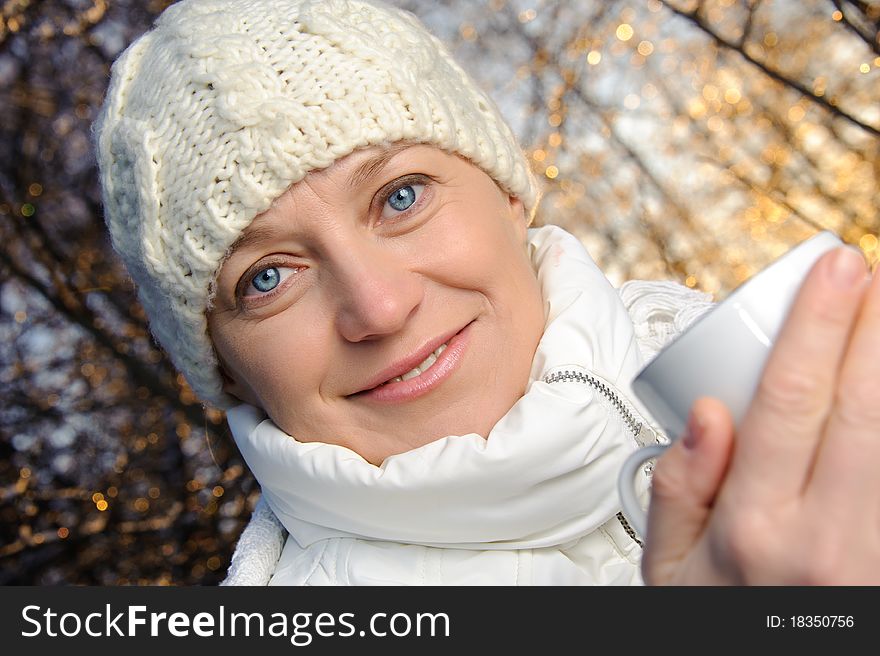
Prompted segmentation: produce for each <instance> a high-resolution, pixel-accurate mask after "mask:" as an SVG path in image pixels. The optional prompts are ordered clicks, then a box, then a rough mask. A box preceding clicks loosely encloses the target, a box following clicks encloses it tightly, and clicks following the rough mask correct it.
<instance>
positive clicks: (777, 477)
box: [642, 248, 880, 585]
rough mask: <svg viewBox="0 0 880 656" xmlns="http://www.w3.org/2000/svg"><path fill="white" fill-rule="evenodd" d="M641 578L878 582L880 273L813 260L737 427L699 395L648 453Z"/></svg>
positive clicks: (846, 254) (844, 260)
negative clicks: (673, 430) (679, 433)
mask: <svg viewBox="0 0 880 656" xmlns="http://www.w3.org/2000/svg"><path fill="white" fill-rule="evenodd" d="M642 571H643V574H644V578H645V581H646V582H647V583H649V584H684V585H698V584H708V585H722V584H733V585H870V584H873V585H877V584H878V583H880V276H874V279H873V282H872V281H871V277H870V275H869V273H868V271H867V269H866V267H865V263H864V260H863V258H862V257H861V255H860V254H859V253H857V252H855V251H854V249H850V248H841V249H837V250H835V251H833V252H831V253H829V254H826V255H825V256H824V257H823V258H822V259H820V260H819V262H818V263H817V264H816V265H815V266H814V267H813V269H812V271H811V272H810V275H809V276H808V277H807V279H806V281H805V282H804V285H803V287H802V288H801V291H800V293H799V295H798V297H797V299H796V300H795V303H794V305H793V307H792V311H791V313H790V315H789V318H788V320H787V321H786V323H785V325H784V326H783V329H782V331H781V333H780V335H779V338H778V341H777V343H776V345H775V348H774V349H773V351H772V353H771V354H770V357H769V359H768V362H767V366H766V368H765V371H764V374H763V377H762V380H761V383H760V384H759V387H758V390H757V392H756V395H755V398H754V400H753V402H752V404H751V406H750V408H749V410H748V411H747V413H746V415H745V417H744V418H743V421H742V425H741V426H740V427H739V430H737V431H736V437H734V427H733V423H732V420H731V417H730V414H729V413H728V412H727V409H726V407H725V406H724V405H723V404H721V403H720V402H719V401H717V400H714V399H700V400H699V401H697V402H696V403H695V404H694V406H693V408H692V409H691V419H690V424H689V427H688V431H687V434H686V435H685V436H684V437H683V438H682V439H679V440H677V441H676V443H675V444H673V445H672V446H671V447H670V448H669V449H667V451H666V452H665V453H664V454H663V456H662V457H661V458H660V459H659V460H658V462H657V466H656V468H655V470H654V478H653V485H652V498H651V505H650V508H649V516H648V543H647V545H646V549H645V554H644V557H643V563H642Z"/></svg>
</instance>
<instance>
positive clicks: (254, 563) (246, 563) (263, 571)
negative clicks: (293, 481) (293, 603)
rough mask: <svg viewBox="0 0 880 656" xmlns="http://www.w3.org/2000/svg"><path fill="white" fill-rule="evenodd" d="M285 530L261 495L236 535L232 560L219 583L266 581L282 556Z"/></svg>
mask: <svg viewBox="0 0 880 656" xmlns="http://www.w3.org/2000/svg"><path fill="white" fill-rule="evenodd" d="M286 537H287V533H286V532H285V530H284V527H283V526H281V522H279V521H278V519H276V517H275V515H274V514H273V513H272V511H271V510H270V509H269V506H268V505H267V504H266V501H265V499H263V498H262V497H260V500H259V501H257V505H256V506H255V507H254V513H253V515H251V519H250V521H249V522H248V525H247V526H246V527H245V529H244V531H243V532H242V534H241V537H240V538H239V539H238V544H237V545H236V547H235V553H234V554H233V555H232V563H231V564H230V565H229V570H228V571H227V573H226V578H225V579H224V580H223V581H222V582H221V583H220V585H266V583H267V582H268V581H269V578H270V577H271V576H272V572H273V571H274V570H275V563H277V562H278V558H279V557H280V556H281V549H282V548H283V547H284V540H285V538H286Z"/></svg>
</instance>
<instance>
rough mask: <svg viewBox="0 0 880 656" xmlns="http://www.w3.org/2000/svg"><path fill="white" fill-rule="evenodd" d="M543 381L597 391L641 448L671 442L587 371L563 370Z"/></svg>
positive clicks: (613, 390) (610, 387)
mask: <svg viewBox="0 0 880 656" xmlns="http://www.w3.org/2000/svg"><path fill="white" fill-rule="evenodd" d="M543 380H544V382H545V383H572V382H574V383H582V384H585V385H589V386H590V387H592V388H593V389H595V390H596V391H597V392H599V394H601V395H602V396H604V397H605V398H606V399H607V400H608V401H609V402H610V403H611V405H612V406H614V408H615V409H616V410H617V412H618V414H620V416H621V418H622V419H623V423H624V424H626V427H627V428H629V430H630V432H631V433H632V434H633V437H634V438H635V440H636V442H638V443H639V445H640V446H646V445H648V444H666V443H668V442H669V439H668V438H667V437H666V436H665V435H664V434H663V433H661V432H659V431H656V430H654V429H653V428H652V427H651V426H649V425H648V422H646V421H639V420H638V419H637V417H636V413H635V411H634V410H633V409H632V407H631V406H630V405H629V403H627V402H626V401H624V400H623V395H622V394H620V393H619V392H617V390H615V389H614V388H613V387H612V386H611V384H610V383H608V382H607V381H605V380H603V379H601V378H599V377H598V376H596V375H593V374H588V373H587V372H585V371H575V370H572V369H562V370H560V371H554V372H552V373H549V374H547V375H546V376H544V378H543Z"/></svg>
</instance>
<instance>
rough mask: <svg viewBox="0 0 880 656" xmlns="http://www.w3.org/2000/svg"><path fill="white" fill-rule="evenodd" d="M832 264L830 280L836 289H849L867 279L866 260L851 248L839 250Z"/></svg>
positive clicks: (832, 257) (833, 257)
mask: <svg viewBox="0 0 880 656" xmlns="http://www.w3.org/2000/svg"><path fill="white" fill-rule="evenodd" d="M830 264H831V266H830V267H829V269H828V273H829V278H830V279H831V282H832V284H834V286H836V287H839V288H841V289H849V288H851V287H852V286H853V285H855V284H856V283H857V282H860V281H862V280H864V279H865V259H864V258H863V257H862V254H861V253H860V252H859V251H857V250H856V249H854V248H852V247H850V246H845V247H843V248H838V249H837V250H836V251H835V252H834V255H832V256H831V263H830Z"/></svg>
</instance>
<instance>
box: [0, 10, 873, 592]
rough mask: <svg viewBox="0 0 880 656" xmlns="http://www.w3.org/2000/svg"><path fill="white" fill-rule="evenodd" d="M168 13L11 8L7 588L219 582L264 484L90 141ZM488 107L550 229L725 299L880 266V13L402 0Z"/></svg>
mask: <svg viewBox="0 0 880 656" xmlns="http://www.w3.org/2000/svg"><path fill="white" fill-rule="evenodd" d="M168 4H170V3H168V2H164V1H161V0H147V1H144V2H134V1H125V0H117V1H113V2H111V1H107V0H43V1H40V2H37V1H31V0H4V2H3V3H2V8H0V11H2V17H0V109H2V112H0V143H2V148H0V584H6V585H10V584H37V585H52V584H102V585H125V584H141V585H143V584H150V585H157V584H170V585H200V584H205V585H207V584H213V583H217V582H218V581H220V580H221V579H222V578H223V576H224V575H225V569H226V567H227V566H228V564H229V558H230V555H231V553H232V550H233V548H234V546H235V542H236V540H237V538H238V536H239V534H240V532H241V530H242V528H243V526H244V524H245V523H246V521H247V519H248V517H249V514H250V511H251V510H252V508H253V505H254V503H255V501H256V499H257V498H258V495H259V489H258V487H257V486H256V484H255V482H254V480H253V478H252V477H251V476H250V474H249V472H248V471H247V469H246V467H245V466H244V465H243V462H242V460H241V458H240V456H239V454H238V453H237V451H236V450H235V446H234V445H233V444H232V442H231V440H230V438H229V435H228V433H227V430H226V428H225V424H224V417H223V414H222V413H221V412H220V411H218V410H216V409H213V408H210V407H208V408H206V407H204V406H203V405H202V404H201V403H199V402H198V400H197V399H196V398H194V396H193V394H192V393H191V391H190V390H189V388H188V387H187V386H186V383H185V381H184V380H183V379H182V378H181V377H179V376H177V375H176V374H175V372H174V371H173V369H172V367H171V366H170V365H169V362H168V360H167V359H166V358H165V356H164V355H163V354H162V353H161V352H160V351H159V350H158V349H157V348H156V347H155V345H154V344H153V343H152V342H151V340H150V337H149V332H148V329H147V327H146V325H145V321H144V314H143V312H142V310H141V308H140V306H139V305H138V302H137V300H136V296H135V293H134V290H133V288H132V285H131V283H130V281H129V280H128V278H127V276H126V274H125V272H124V271H123V270H122V268H121V267H120V265H119V263H118V261H117V259H116V257H115V256H114V254H113V252H112V251H111V249H110V247H109V241H108V238H107V235H106V233H105V229H104V225H103V219H102V211H101V203H100V195H99V191H98V187H97V184H96V172H95V160H94V155H93V153H92V150H91V145H90V126H91V123H92V121H93V120H94V119H95V117H96V116H97V112H98V108H99V106H100V103H101V101H102V98H103V94H104V91H105V88H106V84H107V81H108V75H109V68H110V64H111V62H112V61H113V59H114V58H115V57H116V56H117V55H118V54H119V53H120V52H121V51H122V50H123V49H124V48H125V47H126V46H127V45H128V44H129V43H131V41H132V40H134V39H135V38H136V37H137V36H138V35H139V34H141V33H142V32H143V31H145V30H146V29H148V27H149V26H150V24H151V22H152V20H153V19H154V17H155V16H156V15H157V14H158V13H159V12H160V11H161V10H162V9H163V8H164V7H165V6H167V5H168ZM395 4H398V5H400V6H402V7H405V8H407V9H409V10H411V11H413V12H414V13H415V14H417V15H418V16H419V17H420V18H421V19H422V20H423V21H424V22H425V23H426V24H427V25H428V27H429V28H430V29H431V30H432V31H434V32H435V34H437V35H438V36H439V37H441V39H443V40H444V41H445V42H446V43H447V44H448V45H449V46H450V48H451V49H452V51H453V52H454V54H455V55H456V57H457V59H458V60H459V61H460V62H461V63H462V65H463V66H464V67H465V68H466V69H467V70H469V72H470V73H472V74H473V75H474V77H475V78H476V79H477V80H478V81H479V83H480V84H482V85H483V86H484V87H485V88H486V89H487V90H488V91H489V92H490V93H491V94H492V96H493V97H494V98H495V99H496V101H497V103H498V104H499V106H500V108H501V110H502V113H503V114H504V115H505V116H506V118H507V119H508V120H509V122H510V123H511V125H512V127H513V128H514V130H515V132H516V133H517V135H518V137H519V139H520V141H521V143H522V145H523V148H524V149H525V150H526V152H527V155H528V158H529V161H530V162H531V164H532V166H533V167H534V171H535V172H536V174H537V175H538V177H539V178H540V180H541V182H542V184H543V187H544V198H543V201H542V204H541V207H540V210H539V214H538V219H537V221H538V223H539V224H540V223H556V224H559V225H562V226H564V227H565V228H567V229H568V230H570V231H572V232H573V233H575V234H576V235H577V236H578V237H580V238H581V239H582V240H583V242H584V244H585V245H586V246H587V248H588V249H589V251H590V252H591V254H592V255H593V256H594V258H595V259H596V260H597V261H598V262H599V263H600V265H601V266H602V267H603V268H604V269H605V270H606V272H607V273H608V276H609V278H611V280H612V282H613V283H615V284H619V283H622V282H623V281H625V280H627V279H629V278H648V279H672V280H677V281H679V282H681V283H683V284H686V285H688V286H690V287H693V288H697V289H701V290H703V291H706V292H710V293H712V294H713V295H715V297H716V298H719V299H720V298H722V297H723V296H724V295H725V294H727V293H729V292H730V290H732V289H733V288H735V287H736V286H737V285H738V284H739V283H740V282H742V281H743V280H745V279H746V278H747V277H748V276H749V275H751V274H752V273H754V272H755V271H756V270H757V269H759V268H760V267H762V266H764V265H765V264H767V263H769V262H770V261H771V260H772V259H774V258H775V257H777V256H778V255H780V254H781V253H783V252H784V251H786V250H787V249H789V248H790V247H791V246H792V245H794V244H795V243H797V242H799V241H801V240H802V239H805V238H807V237H809V236H810V235H812V234H814V233H815V232H817V231H818V230H821V229H831V230H834V231H836V232H837V233H838V234H840V235H841V236H842V237H843V238H844V240H845V241H847V242H849V243H851V244H853V245H855V246H857V247H859V248H860V249H861V250H862V252H863V253H864V255H865V256H866V258H867V259H868V260H869V261H870V262H872V263H875V262H876V261H877V259H878V256H880V247H878V231H880V213H878V208H880V182H878V180H880V41H878V29H880V2H878V1H863V2H860V1H850V2H846V1H842V0H841V1H833V0H807V1H795V0H764V1H762V0H707V1H705V2H703V1H700V2H697V1H685V0H670V1H668V2H661V1H659V0H626V1H618V0H610V1H605V2H599V1H593V0H577V1H574V2H550V1H542V0H523V1H520V0H516V1H514V0H509V1H506V0H478V1H474V0H468V1H464V0H449V1H446V2H422V1H416V0H406V1H400V2H397V3H395Z"/></svg>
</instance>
